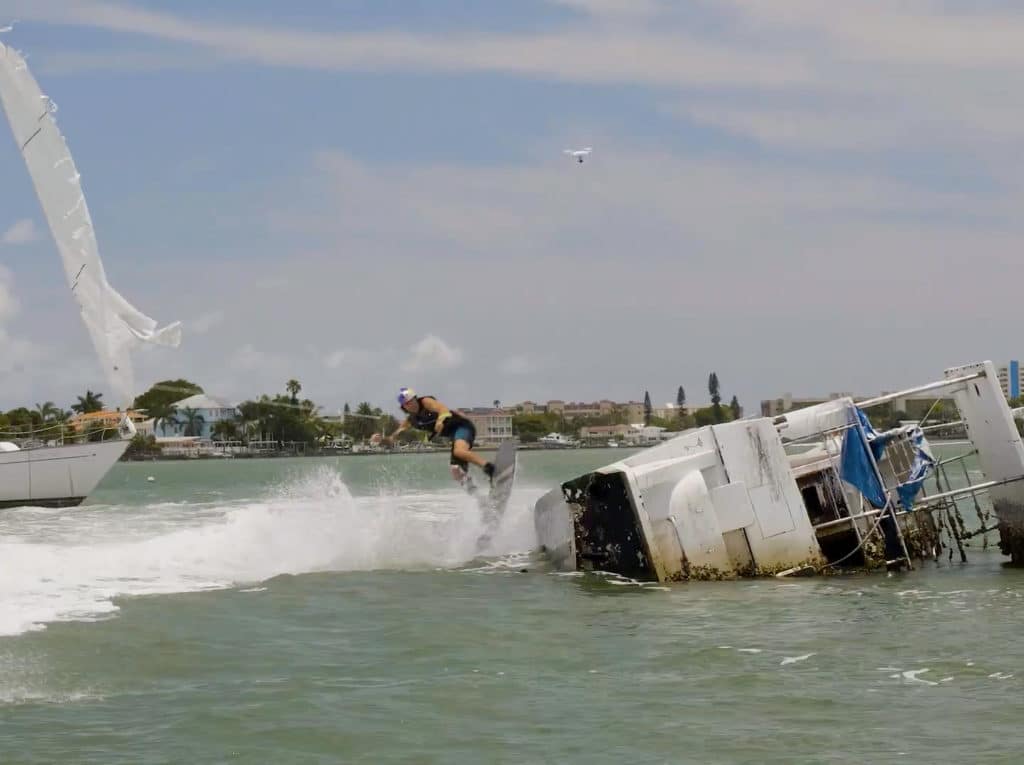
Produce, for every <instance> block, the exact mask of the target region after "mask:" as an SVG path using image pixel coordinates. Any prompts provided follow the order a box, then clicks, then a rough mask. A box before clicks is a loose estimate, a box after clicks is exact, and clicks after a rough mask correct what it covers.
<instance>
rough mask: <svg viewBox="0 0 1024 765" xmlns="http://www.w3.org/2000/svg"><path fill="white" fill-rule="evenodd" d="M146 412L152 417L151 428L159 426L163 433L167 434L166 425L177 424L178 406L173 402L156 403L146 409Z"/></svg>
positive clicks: (154, 428)
mask: <svg viewBox="0 0 1024 765" xmlns="http://www.w3.org/2000/svg"><path fill="white" fill-rule="evenodd" d="M146 414H148V415H149V416H150V417H152V418H153V430H156V429H157V428H160V432H161V433H162V434H163V435H165V436H166V435H167V426H168V425H177V424H178V418H177V414H178V407H176V406H175V405H174V404H168V403H163V402H160V403H156V404H153V405H152V406H151V407H149V408H148V409H147V410H146Z"/></svg>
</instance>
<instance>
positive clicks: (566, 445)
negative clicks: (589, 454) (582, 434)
mask: <svg viewBox="0 0 1024 765" xmlns="http://www.w3.org/2000/svg"><path fill="white" fill-rule="evenodd" d="M539 443H540V445H541V446H543V447H544V448H545V449H572V448H575V447H577V446H579V445H580V444H579V441H577V440H576V439H575V438H571V437H569V436H565V435H562V434H561V433H548V434H547V435H546V436H544V437H543V438H542V439H540V441H539Z"/></svg>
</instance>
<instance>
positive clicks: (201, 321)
mask: <svg viewBox="0 0 1024 765" xmlns="http://www.w3.org/2000/svg"><path fill="white" fill-rule="evenodd" d="M226 318H227V314H225V313H224V311H222V310H216V311H210V312H209V313H204V314H201V315H199V316H197V317H196V318H194V319H192V320H191V321H188V322H186V323H185V329H186V330H187V331H188V332H189V334H194V335H205V334H206V333H207V332H209V331H210V330H211V329H213V328H215V327H218V326H220V325H221V324H223V323H224V319H226Z"/></svg>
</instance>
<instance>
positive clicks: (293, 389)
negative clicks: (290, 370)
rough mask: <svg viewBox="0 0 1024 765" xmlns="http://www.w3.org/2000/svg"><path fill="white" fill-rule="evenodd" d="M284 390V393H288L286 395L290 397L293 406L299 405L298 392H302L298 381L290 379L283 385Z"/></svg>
mask: <svg viewBox="0 0 1024 765" xmlns="http://www.w3.org/2000/svg"><path fill="white" fill-rule="evenodd" d="M284 389H285V390H286V391H288V395H290V396H291V397H292V403H293V404H298V403H299V391H301V390H302V383H300V382H299V381H298V380H295V379H291V380H289V381H288V382H286V383H285V385H284Z"/></svg>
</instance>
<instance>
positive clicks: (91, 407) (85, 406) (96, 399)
mask: <svg viewBox="0 0 1024 765" xmlns="http://www.w3.org/2000/svg"><path fill="white" fill-rule="evenodd" d="M71 408H72V409H73V410H74V411H76V412H78V413H79V414H88V413H90V412H99V411H100V410H102V409H103V394H102V393H93V392H92V391H91V390H87V391H86V392H85V395H84V396H79V397H78V401H77V402H76V403H74V404H72V405H71Z"/></svg>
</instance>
